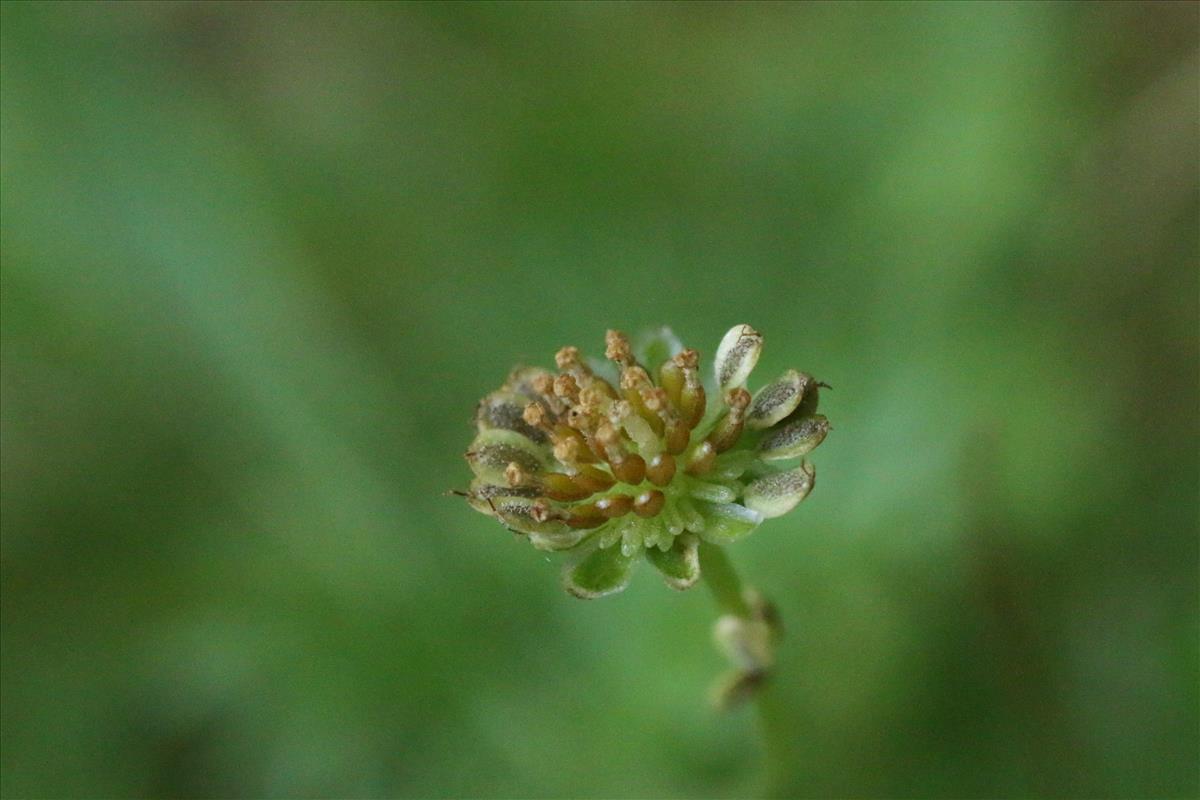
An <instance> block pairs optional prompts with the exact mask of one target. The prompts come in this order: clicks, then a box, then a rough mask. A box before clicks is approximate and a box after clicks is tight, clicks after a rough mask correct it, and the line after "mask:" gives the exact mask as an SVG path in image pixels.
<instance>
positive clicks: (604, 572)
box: [562, 546, 636, 600]
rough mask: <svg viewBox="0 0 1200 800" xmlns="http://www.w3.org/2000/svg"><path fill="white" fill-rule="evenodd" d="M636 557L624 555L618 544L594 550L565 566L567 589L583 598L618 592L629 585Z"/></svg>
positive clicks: (593, 597) (565, 586)
mask: <svg viewBox="0 0 1200 800" xmlns="http://www.w3.org/2000/svg"><path fill="white" fill-rule="evenodd" d="M635 560H636V554H634V555H629V556H626V555H622V553H621V548H620V547H617V546H613V547H608V548H605V549H603V550H600V549H597V550H593V551H592V552H591V553H589V554H588V555H586V556H584V557H583V559H582V560H580V561H575V562H571V563H568V564H567V565H566V566H565V567H564V568H563V573H562V581H563V588H564V589H566V590H567V591H568V592H570V593H571V594H573V595H575V596H576V597H578V598H581V599H583V600H594V599H595V598H597V597H604V596H605V595H609V594H615V593H617V592H619V591H621V590H622V589H624V588H625V587H626V586H628V585H629V576H630V574H631V573H632V572H633V565H634V562H635Z"/></svg>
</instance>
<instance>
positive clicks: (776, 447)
mask: <svg viewBox="0 0 1200 800" xmlns="http://www.w3.org/2000/svg"><path fill="white" fill-rule="evenodd" d="M606 345H607V346H606V348H605V353H604V354H605V357H606V358H607V359H608V362H603V361H590V360H586V359H584V358H583V357H582V356H581V355H580V353H579V350H578V349H577V348H574V347H564V348H562V349H561V350H559V351H558V353H557V355H556V356H555V363H556V365H557V367H558V371H557V372H551V371H548V370H544V369H541V368H538V367H518V368H516V369H514V370H513V371H512V373H511V374H510V375H509V376H508V381H507V382H506V383H505V384H504V386H502V387H501V388H500V389H498V390H497V391H494V392H492V393H491V394H489V395H487V396H486V397H484V398H483V399H482V400H481V401H480V402H479V407H478V409H477V411H476V415H475V422H476V426H477V428H478V434H477V435H476V437H475V440H474V441H473V442H472V443H471V446H470V448H468V450H467V452H466V459H467V462H468V463H469V464H470V465H471V469H472V471H473V472H474V473H475V479H474V480H473V481H472V482H471V486H470V489H469V490H468V491H466V492H464V493H462V494H464V495H465V497H466V498H467V500H468V502H469V503H470V504H471V506H472V507H473V508H475V509H476V510H477V511H480V512H482V513H484V514H487V515H489V516H492V517H494V518H496V519H497V520H499V521H500V522H501V524H503V525H504V526H505V527H507V528H508V529H510V530H512V531H514V532H516V533H519V534H522V535H524V536H527V537H528V539H529V541H530V542H531V543H532V544H533V545H534V547H537V548H540V549H543V550H564V551H570V552H571V554H572V556H573V557H572V558H571V560H570V561H569V562H568V563H567V564H566V566H565V568H564V570H563V584H564V586H565V587H566V589H567V591H569V592H570V593H571V594H573V595H575V596H577V597H585V598H590V597H601V596H603V595H606V594H611V593H613V592H618V591H620V590H622V589H624V588H625V586H626V585H628V583H629V576H630V573H631V571H632V569H633V566H634V564H635V563H636V562H637V560H638V559H639V558H641V557H642V556H643V555H644V556H645V557H646V559H647V560H648V561H650V563H652V564H653V565H654V566H655V567H656V568H657V569H658V570H659V572H661V573H662V575H663V578H664V579H665V580H666V582H667V584H668V585H670V586H672V587H674V588H676V589H687V588H688V587H690V586H692V585H694V584H695V583H696V581H697V580H699V578H700V561H699V552H698V547H699V540H701V539H702V540H704V541H706V542H709V543H712V544H717V545H721V544H727V543H729V542H733V541H736V540H738V539H741V538H742V537H744V536H745V535H747V534H748V533H750V532H751V531H752V530H754V529H755V528H756V527H757V526H758V525H759V523H761V522H762V521H763V519H765V518H768V517H778V516H780V515H782V514H786V513H787V512H788V511H791V510H792V509H793V508H795V507H796V505H797V504H798V503H800V501H802V500H803V499H804V498H805V497H807V496H808V493H809V492H810V491H811V490H812V487H813V481H814V478H815V475H816V473H815V471H814V469H813V467H812V465H811V464H809V463H808V462H806V461H803V460H802V459H803V456H805V455H807V454H808V452H809V451H811V450H812V449H813V448H815V447H816V446H817V445H819V444H820V443H821V441H822V440H823V439H824V438H825V435H826V433H827V432H828V430H829V422H828V421H827V420H826V419H825V417H823V416H820V415H819V414H817V413H816V409H817V399H818V393H819V387H821V386H823V384H820V383H818V382H817V381H815V380H814V379H813V378H812V376H810V375H808V374H806V373H803V372H796V371H795V370H788V371H787V372H785V373H784V374H783V375H781V376H780V377H779V378H778V379H776V380H775V381H772V382H771V383H768V384H766V385H765V386H763V387H761V388H760V389H759V390H758V391H757V392H755V393H754V394H753V395H752V394H751V393H750V392H749V391H748V390H747V389H746V381H747V379H748V378H749V377H750V373H751V371H752V370H753V369H754V366H755V364H756V363H757V362H758V357H759V354H760V353H761V352H762V336H761V335H760V334H759V333H758V331H756V330H754V329H753V328H751V327H750V326H749V325H735V326H734V327H733V328H731V329H730V330H729V332H728V333H726V334H725V336H724V338H722V339H721V343H720V344H719V345H718V347H717V351H716V357H715V359H714V361H713V369H712V374H711V375H709V376H707V380H705V379H704V378H702V376H701V372H700V356H699V354H698V353H697V352H696V351H695V350H689V349H684V348H683V346H682V345H681V344H680V343H679V341H678V340H677V339H676V338H675V336H674V334H672V333H671V331H670V329H668V328H662V329H660V330H658V331H656V332H654V333H653V334H651V335H649V336H647V337H646V338H645V339H644V341H642V342H641V343H640V346H639V347H638V348H636V350H635V348H634V347H633V346H632V345H631V344H630V341H629V339H628V337H626V336H625V334H623V333H621V332H620V331H612V330H610V331H609V332H608V335H607V337H606ZM798 459H800V460H799V462H798V463H795V462H796V461H797V460H798ZM789 461H791V462H793V463H792V464H788V463H787V462H789Z"/></svg>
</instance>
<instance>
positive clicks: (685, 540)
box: [646, 533, 700, 591]
mask: <svg viewBox="0 0 1200 800" xmlns="http://www.w3.org/2000/svg"><path fill="white" fill-rule="evenodd" d="M646 558H647V559H649V560H650V563H651V564H653V565H654V566H655V568H656V569H657V570H658V571H659V572H661V573H662V576H663V580H665V581H666V582H667V586H670V587H671V588H672V589H679V590H680V591H682V590H684V589H690V588H692V587H693V586H695V585H696V581H698V580H700V541H699V540H698V539H697V538H696V537H695V536H694V535H692V534H690V533H685V534H683V535H682V536H676V537H675V541H674V543H673V544H672V545H671V549H670V550H667V551H665V552H664V551H662V550H659V549H658V548H657V547H652V548H650V549H649V550H647V551H646Z"/></svg>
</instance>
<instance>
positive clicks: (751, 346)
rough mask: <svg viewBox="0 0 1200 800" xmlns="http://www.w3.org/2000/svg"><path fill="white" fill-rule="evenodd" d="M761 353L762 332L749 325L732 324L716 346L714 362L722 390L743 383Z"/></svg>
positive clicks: (718, 382)
mask: <svg viewBox="0 0 1200 800" xmlns="http://www.w3.org/2000/svg"><path fill="white" fill-rule="evenodd" d="M761 353H762V334H760V333H759V332H758V331H756V330H754V328H751V327H750V326H749V325H734V326H733V327H732V328H730V329H729V331H728V332H727V333H726V334H725V336H724V337H723V338H722V339H721V344H719V345H718V346H717V355H716V359H715V363H714V368H715V374H716V376H717V385H718V386H719V387H720V388H721V390H722V391H728V390H730V389H733V388H734V387H737V386H741V385H743V384H745V382H746V379H747V378H749V377H750V373H751V372H752V371H753V370H754V365H755V364H757V363H758V357H759V355H760V354H761Z"/></svg>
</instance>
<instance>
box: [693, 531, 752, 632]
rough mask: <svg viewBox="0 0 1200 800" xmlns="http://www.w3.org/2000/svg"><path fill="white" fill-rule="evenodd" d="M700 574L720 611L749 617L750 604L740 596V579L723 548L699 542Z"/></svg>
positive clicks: (743, 617) (744, 617) (745, 617)
mask: <svg viewBox="0 0 1200 800" xmlns="http://www.w3.org/2000/svg"><path fill="white" fill-rule="evenodd" d="M700 576H701V577H702V578H704V582H705V583H707V584H708V588H709V589H710V590H711V591H712V593H713V598H714V599H715V600H716V601H717V605H718V606H720V607H721V610H722V611H725V612H727V613H729V614H733V615H734V616H738V617H741V618H742V619H750V606H748V605H746V599H745V598H744V597H742V581H741V579H740V578H738V576H737V573H736V572H734V570H733V564H731V563H729V557H728V556H726V555H725V551H724V550H723V549H721V548H720V547H718V546H717V545H715V544H709V543H708V542H703V541H702V542H700Z"/></svg>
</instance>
